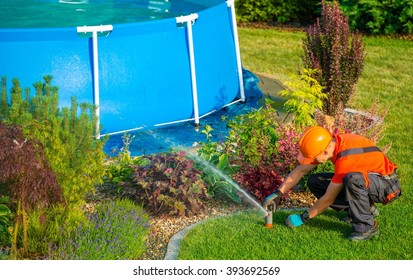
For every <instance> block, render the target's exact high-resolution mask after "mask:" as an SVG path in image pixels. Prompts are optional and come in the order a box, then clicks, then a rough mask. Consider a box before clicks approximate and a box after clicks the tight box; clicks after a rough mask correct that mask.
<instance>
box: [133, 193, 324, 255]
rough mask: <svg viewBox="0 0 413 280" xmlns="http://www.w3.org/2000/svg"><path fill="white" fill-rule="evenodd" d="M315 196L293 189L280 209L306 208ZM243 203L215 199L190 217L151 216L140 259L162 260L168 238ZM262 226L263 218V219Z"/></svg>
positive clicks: (231, 211)
mask: <svg viewBox="0 0 413 280" xmlns="http://www.w3.org/2000/svg"><path fill="white" fill-rule="evenodd" d="M315 200H316V198H315V197H314V196H313V195H312V194H311V193H309V192H303V191H299V190H294V191H292V192H291V193H290V195H289V197H288V198H287V199H286V200H285V201H284V203H283V204H282V206H281V208H282V209H296V208H307V207H310V206H312V205H313V204H314V202H315ZM248 208H249V206H248V205H247V204H245V203H243V204H235V203H228V202H223V201H218V200H215V199H210V200H207V201H206V202H205V209H206V210H205V211H204V212H203V213H202V214H199V215H196V216H191V217H153V218H151V220H150V222H149V227H150V235H149V236H148V240H147V250H146V252H145V253H144V254H143V256H142V257H141V259H142V260H162V259H163V258H164V256H165V254H166V250H167V247H168V243H169V240H170V239H171V237H172V236H174V235H175V234H176V233H178V232H179V231H181V230H183V229H185V228H186V227H188V226H190V225H192V224H194V223H197V222H199V221H202V220H206V219H211V218H215V217H219V216H225V215H231V214H234V213H236V212H239V211H243V210H247V209H248ZM263 226H264V220H263Z"/></svg>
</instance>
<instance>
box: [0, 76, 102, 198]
mask: <svg viewBox="0 0 413 280" xmlns="http://www.w3.org/2000/svg"><path fill="white" fill-rule="evenodd" d="M51 81H52V77H51V76H45V77H44V83H41V82H37V83H35V84H34V85H33V86H34V88H35V91H36V95H35V96H33V97H30V95H29V89H26V90H25V96H24V97H23V96H22V95H23V93H22V89H21V87H20V83H19V81H18V80H17V79H14V80H13V87H12V88H11V96H10V100H11V103H10V104H9V105H8V106H7V110H5V111H2V115H3V117H4V121H5V122H7V123H13V124H18V125H20V126H22V127H23V130H24V134H25V136H26V137H27V138H30V139H36V140H38V141H39V142H40V143H41V145H42V146H43V147H44V150H45V154H46V157H47V160H48V162H49V163H50V165H51V167H52V169H53V170H54V172H55V173H56V175H57V178H58V182H59V184H60V186H61V187H62V189H63V194H64V198H65V200H66V202H68V203H78V202H81V201H82V200H83V199H84V197H85V195H86V194H87V193H89V192H91V191H93V186H94V185H95V184H97V183H100V182H101V178H102V176H103V174H104V158H105V154H104V153H103V146H104V143H105V141H106V138H105V139H102V140H98V139H95V138H94V137H95V135H96V125H97V119H96V115H95V108H94V106H92V105H88V104H85V103H82V104H78V103H77V101H76V99H75V98H72V104H71V108H70V109H69V108H66V107H65V108H62V109H59V107H58V88H57V87H55V86H52V85H51ZM4 89H5V79H3V93H2V94H4V91H5V90H4ZM4 106H5V105H4V103H3V101H2V104H1V106H0V108H4ZM78 107H80V112H78Z"/></svg>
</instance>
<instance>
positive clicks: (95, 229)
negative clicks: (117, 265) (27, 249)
mask: <svg viewBox="0 0 413 280" xmlns="http://www.w3.org/2000/svg"><path fill="white" fill-rule="evenodd" d="M148 219H149V217H148V215H147V214H146V213H145V212H144V211H143V209H142V208H141V207H140V206H137V205H135V204H134V203H133V202H131V201H130V200H127V199H122V200H115V201H111V202H105V203H103V204H100V205H96V211H94V212H92V213H89V214H88V217H87V222H85V223H83V224H81V225H80V226H79V227H78V228H77V229H76V230H75V231H74V232H73V233H72V235H71V238H68V239H66V240H65V242H64V243H63V244H61V246H60V247H58V248H55V249H54V250H51V255H50V258H51V259H60V260H129V259H139V257H140V256H141V255H142V253H143V252H144V250H145V244H146V236H147V234H148V233H149V229H148V228H149V227H148Z"/></svg>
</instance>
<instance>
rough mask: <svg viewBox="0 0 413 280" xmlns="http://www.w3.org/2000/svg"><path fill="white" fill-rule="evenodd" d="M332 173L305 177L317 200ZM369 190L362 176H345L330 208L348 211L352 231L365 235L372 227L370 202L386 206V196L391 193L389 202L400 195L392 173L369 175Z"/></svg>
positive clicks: (355, 174) (397, 181)
mask: <svg viewBox="0 0 413 280" xmlns="http://www.w3.org/2000/svg"><path fill="white" fill-rule="evenodd" d="M333 176H334V174H333V173H317V174H311V175H310V176H309V178H308V183H307V184H308V187H309V189H310V191H311V192H312V193H313V194H314V195H315V197H317V198H318V199H319V198H321V197H322V196H323V195H324V194H325V193H326V190H327V187H328V185H329V184H330V182H331V178H333ZM368 178H369V181H370V184H369V187H368V188H367V187H366V180H365V179H364V177H363V174H362V173H359V172H351V173H348V174H347V175H346V176H345V177H344V180H343V185H344V188H343V189H342V190H341V192H340V193H339V195H338V196H337V198H336V200H335V201H334V203H333V204H332V205H331V206H330V207H331V208H332V209H334V210H336V211H348V213H349V216H350V217H351V218H352V225H353V231H356V232H366V231H368V230H369V229H370V228H371V227H372V226H373V224H374V218H373V215H372V213H371V212H370V207H371V205H373V204H374V203H383V204H387V203H388V202H389V201H388V200H386V199H388V197H389V195H390V196H391V194H392V193H394V194H395V196H394V197H393V199H395V198H397V197H399V196H400V195H401V191H400V184H399V180H398V177H397V175H396V173H395V172H394V173H393V174H391V175H389V176H382V175H380V174H377V173H369V174H368Z"/></svg>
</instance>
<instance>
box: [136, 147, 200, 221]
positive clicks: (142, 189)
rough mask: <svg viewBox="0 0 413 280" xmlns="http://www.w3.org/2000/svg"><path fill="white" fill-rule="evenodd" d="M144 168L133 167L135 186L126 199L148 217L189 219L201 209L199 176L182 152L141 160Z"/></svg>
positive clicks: (152, 156) (191, 162) (151, 156)
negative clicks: (140, 205) (144, 209)
mask: <svg viewBox="0 0 413 280" xmlns="http://www.w3.org/2000/svg"><path fill="white" fill-rule="evenodd" d="M145 158H147V159H148V160H149V162H150V163H149V164H148V165H146V166H135V167H134V176H135V184H136V185H135V186H133V187H132V189H130V193H129V196H131V197H133V198H135V199H137V200H138V201H140V202H142V203H143V204H144V206H145V207H148V208H149V209H150V212H151V213H152V214H160V215H162V214H167V215H179V216H185V215H186V216H189V215H193V214H197V213H200V211H201V210H203V209H204V204H203V202H202V198H207V197H208V195H207V191H206V187H205V184H204V181H203V180H202V179H201V172H200V171H199V170H198V169H197V168H196V166H195V163H194V162H193V161H192V160H190V159H188V158H187V157H186V153H185V152H172V153H170V154H156V155H149V156H145Z"/></svg>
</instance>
